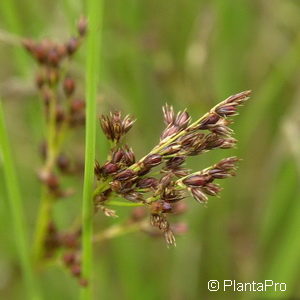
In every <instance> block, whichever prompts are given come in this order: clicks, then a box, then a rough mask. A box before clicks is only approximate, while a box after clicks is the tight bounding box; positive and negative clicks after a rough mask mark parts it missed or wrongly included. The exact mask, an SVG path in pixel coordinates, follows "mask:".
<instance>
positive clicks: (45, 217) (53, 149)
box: [34, 88, 58, 264]
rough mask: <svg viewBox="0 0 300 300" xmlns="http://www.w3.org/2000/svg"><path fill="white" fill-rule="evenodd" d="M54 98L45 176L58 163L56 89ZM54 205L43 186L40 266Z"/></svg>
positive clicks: (36, 245) (37, 254) (37, 255)
mask: <svg viewBox="0 0 300 300" xmlns="http://www.w3.org/2000/svg"><path fill="white" fill-rule="evenodd" d="M51 93H52V97H51V100H50V102H49V116H48V130H47V158H46V162H45V165H44V168H43V170H42V174H43V175H46V176H47V175H48V174H49V173H50V172H51V171H52V169H53V165H54V163H55V161H56V156H57V153H58V149H57V145H56V134H57V132H56V104H57V103H56V102H57V101H56V97H55V95H54V88H53V89H51ZM53 203H54V198H53V196H52V195H51V193H50V192H49V191H48V187H46V186H43V188H42V195H41V202H40V209H39V213H38V218H37V225H36V233H35V241H34V258H35V263H36V264H38V263H39V261H40V260H41V259H42V258H43V256H44V255H43V254H44V250H45V249H44V246H45V245H44V244H45V239H46V236H47V229H48V225H49V222H50V220H51V214H52V206H53Z"/></svg>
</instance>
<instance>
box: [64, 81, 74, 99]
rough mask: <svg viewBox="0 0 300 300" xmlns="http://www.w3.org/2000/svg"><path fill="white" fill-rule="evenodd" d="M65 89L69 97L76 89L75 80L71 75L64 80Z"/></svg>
mask: <svg viewBox="0 0 300 300" xmlns="http://www.w3.org/2000/svg"><path fill="white" fill-rule="evenodd" d="M63 89H64V92H65V94H66V96H67V97H69V96H71V95H72V94H73V93H74V90H75V81H74V80H73V79H72V78H70V77H66V78H65V80H64V82H63Z"/></svg>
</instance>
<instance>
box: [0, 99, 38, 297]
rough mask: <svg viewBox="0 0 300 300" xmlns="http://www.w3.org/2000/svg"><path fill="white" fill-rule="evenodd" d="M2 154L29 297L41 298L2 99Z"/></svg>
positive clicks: (0, 150)
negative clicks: (33, 266)
mask: <svg viewBox="0 0 300 300" xmlns="http://www.w3.org/2000/svg"><path fill="white" fill-rule="evenodd" d="M0 154H1V155H2V159H3V171H4V177H5V180H6V187H7V193H8V201H9V206H10V210H11V217H12V224H13V228H14V232H15V241H16V245H17V251H18V254H19V260H20V265H21V269H22V273H23V276H24V281H25V285H26V287H27V292H28V299H39V298H40V297H39V296H38V295H39V293H38V290H37V285H36V282H35V278H34V274H33V271H32V263H31V259H30V254H29V247H28V234H27V228H26V223H25V216H24V212H23V207H22V200H21V193H20V189H19V184H18V180H17V175H16V171H15V167H14V161H13V158H12V152H11V148H10V145H9V139H8V134H7V131H6V126H5V120H4V113H3V108H2V103H1V101H0Z"/></svg>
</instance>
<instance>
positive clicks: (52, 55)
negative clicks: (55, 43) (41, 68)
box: [47, 48, 61, 67]
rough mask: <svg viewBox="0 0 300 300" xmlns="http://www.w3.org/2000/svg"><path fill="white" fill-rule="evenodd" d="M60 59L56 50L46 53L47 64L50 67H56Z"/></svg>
mask: <svg viewBox="0 0 300 300" xmlns="http://www.w3.org/2000/svg"><path fill="white" fill-rule="evenodd" d="M60 60H61V57H60V55H59V53H58V51H57V49H56V48H52V49H50V51H49V52H48V53H47V63H48V64H49V65H50V66H53V67H57V66H58V64H59V63H60Z"/></svg>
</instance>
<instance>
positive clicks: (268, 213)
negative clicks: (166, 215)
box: [0, 0, 300, 299]
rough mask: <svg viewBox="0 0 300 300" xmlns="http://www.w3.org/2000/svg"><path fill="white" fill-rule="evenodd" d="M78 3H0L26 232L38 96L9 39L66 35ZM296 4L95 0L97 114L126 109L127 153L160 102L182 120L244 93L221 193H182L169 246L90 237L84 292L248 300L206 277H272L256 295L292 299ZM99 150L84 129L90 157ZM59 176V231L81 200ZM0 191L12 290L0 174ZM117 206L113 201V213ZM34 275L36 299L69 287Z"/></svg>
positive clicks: (18, 289) (0, 287)
mask: <svg viewBox="0 0 300 300" xmlns="http://www.w3.org/2000/svg"><path fill="white" fill-rule="evenodd" d="M83 11H84V10H83V4H82V3H81V2H80V1H75V0H64V1H60V2H58V1H52V2H49V1H44V0H42V1H37V0H33V1H30V5H29V4H28V3H26V2H21V1H17V0H11V1H1V2H0V16H1V18H0V29H1V30H0V41H1V47H0V62H1V69H0V94H1V98H2V99H3V100H4V101H3V102H4V103H3V105H4V112H5V115H6V120H7V128H8V132H9V138H10V141H11V143H12V145H11V146H12V151H13V156H14V159H15V162H16V170H17V175H18V179H19V182H20V184H21V195H22V199H23V204H24V206H25V215H26V220H27V224H28V227H29V230H30V232H29V234H30V237H32V236H33V233H34V223H35V219H36V215H37V205H38V201H39V196H40V183H39V181H38V179H37V176H36V170H37V169H36V168H35V166H37V164H39V165H40V166H42V160H40V161H39V149H38V147H37V145H39V143H40V141H41V140H42V136H43V135H42V130H41V128H42V127H43V119H42V117H41V116H42V106H41V101H40V100H39V98H38V97H37V95H36V92H35V86H34V84H33V83H32V82H33V78H34V74H35V72H36V70H37V67H36V65H35V64H34V62H33V60H32V59H31V58H30V57H29V56H28V55H27V54H26V52H25V51H24V50H23V49H22V48H21V47H19V46H17V45H16V44H17V43H16V41H17V40H16V38H15V37H14V35H15V36H22V37H32V38H34V39H42V38H45V37H55V39H56V38H57V40H58V41H60V40H63V39H64V38H66V37H69V33H70V32H71V33H72V32H73V33H74V34H75V30H76V29H75V28H76V26H75V24H76V20H77V19H78V17H79V16H80V15H82V12H83ZM299 13H300V3H299V1H296V0H294V1H293V0H288V1H280V0H273V1H263V0H248V1H223V0H212V1H209V2H208V1H203V0H201V1H200V0H199V1H193V0H174V1H169V0H167V1H163V2H162V1H137V0H130V1H121V0H116V1H114V2H113V4H112V3H108V2H107V3H106V5H105V15H104V33H103V41H104V43H103V54H102V56H103V59H102V62H103V65H102V72H101V78H102V79H101V86H100V87H99V91H100V94H99V95H98V112H99V113H106V112H108V111H110V110H114V109H118V110H122V111H123V112H124V113H131V114H133V115H134V116H135V117H136V118H137V119H138V122H137V123H136V126H135V128H134V129H133V130H132V131H131V132H130V134H129V136H128V140H129V141H128V142H129V143H130V145H132V146H133V148H134V150H135V153H136V154H137V156H138V157H140V156H142V155H143V154H144V153H145V152H147V150H150V149H151V148H152V146H153V145H154V144H155V143H156V142H157V134H158V132H161V130H162V128H163V122H162V121H161V122H159V121H157V120H162V115H161V106H162V105H163V104H164V103H165V102H168V103H169V104H172V105H173V106H174V107H175V109H176V110H179V109H181V110H182V109H184V108H187V109H188V111H189V112H191V113H192V117H194V118H196V117H198V116H200V115H201V114H202V113H205V112H206V111H207V110H208V109H210V108H211V107H212V106H213V105H215V104H216V103H217V102H218V101H220V100H222V99H224V98H226V97H227V96H229V95H231V94H234V93H237V92H239V91H242V90H247V89H252V90H253V95H252V100H251V101H249V103H248V104H247V106H246V107H245V108H243V111H242V114H241V115H240V116H239V117H237V118H236V119H235V124H234V125H233V127H234V129H235V132H236V137H237V138H238V140H239V144H238V149H236V150H230V151H227V152H226V156H231V155H237V156H239V157H241V158H243V161H242V162H241V163H240V167H239V170H238V176H237V177H236V178H235V179H233V180H231V179H230V180H226V181H225V182H222V186H223V187H224V191H223V192H222V193H221V199H213V198H212V199H210V201H209V204H208V208H205V207H201V206H200V207H199V205H197V203H194V202H195V201H189V205H190V207H189V211H188V213H187V214H185V215H184V216H183V217H182V218H181V220H182V221H185V222H187V224H188V226H189V231H188V233H186V234H185V235H184V236H182V237H178V239H177V247H176V248H171V249H167V248H166V247H165V245H164V241H163V240H162V239H155V238H153V237H149V236H146V235H144V234H142V233H132V234H130V235H124V236H121V237H118V238H116V239H111V240H109V241H107V240H105V241H102V243H99V245H98V246H97V247H96V248H95V251H94V258H95V266H94V270H95V280H96V285H95V286H96V290H95V294H96V299H100V298H101V297H102V298H104V299H115V298H119V297H122V298H124V299H141V298H142V299H154V298H155V299H170V298H172V299H199V298H203V299H210V298H211V299H224V298H226V297H228V298H230V299H240V298H242V297H243V298H247V297H248V298H249V299H251V298H254V297H258V296H255V295H254V296H253V294H243V295H241V294H231V293H228V294H226V295H224V293H211V292H209V291H208V290H207V282H208V280H210V279H219V280H222V279H236V280H237V281H243V282H247V281H250V282H252V281H253V280H256V281H259V280H264V279H272V280H274V281H278V282H285V283H287V286H288V289H287V292H285V293H284V294H271V293H270V294H269V296H272V297H273V298H274V297H276V296H277V297H279V298H281V299H291V298H292V297H294V298H297V297H300V290H299V285H298V284H297V283H298V282H299V276H300V274H299V269H300V268H299V267H300V235H299V228H300V202H299V196H300V188H299V184H298V181H299V176H300V172H299V170H300V160H299V159H300V152H299V151H300V144H299V138H300V137H299V127H300V119H299V111H300V101H299V97H300V90H299V88H298V76H299V70H300V69H299V66H300V36H299V30H298V29H299V26H300V18H299ZM85 53H86V52H85V47H84V45H83V48H82V49H81V51H80V52H79V53H78V54H77V55H76V57H75V62H74V64H73V67H72V74H75V75H74V76H75V77H76V74H78V76H79V77H80V74H81V70H82V66H83V62H84V59H85V57H84V55H85ZM80 89H83V85H82V86H77V90H78V91H79V92H80V91H82V90H80ZM73 138H74V139H76V140H77V143H76V145H81V146H77V148H75V149H73V151H74V152H75V153H79V154H81V153H83V147H84V138H83V132H81V133H80V132H79V133H77V134H76V136H74V137H73ZM107 148H108V147H107V144H106V141H105V138H104V135H103V134H102V133H101V130H100V127H98V128H97V148H96V156H97V160H99V161H100V162H101V163H103V162H104V160H105V153H106V150H107ZM222 157H223V153H222V152H221V153H220V151H219V152H217V151H216V152H211V153H207V154H204V155H202V157H196V158H195V159H193V160H192V161H191V162H190V165H192V166H193V169H202V168H203V167H205V166H208V165H210V164H212V163H214V162H217V161H218V160H220V159H221V158H222ZM0 164H1V165H2V162H1V161H0ZM1 169H2V168H1ZM0 176H1V177H2V176H3V174H2V172H1V173H0ZM66 180H67V182H66V184H68V180H73V181H72V185H75V186H78V190H77V191H76V192H77V193H76V195H77V196H74V197H70V198H68V199H63V200H61V201H59V202H58V203H57V205H56V206H55V209H54V215H55V219H56V221H57V224H58V226H59V227H61V228H64V227H66V226H68V225H70V224H71V222H72V221H73V218H74V216H76V215H78V213H79V212H80V210H81V197H79V196H78V195H81V194H82V192H81V186H82V178H81V179H75V178H73V179H66ZM76 180H78V181H76ZM0 195H1V201H0V205H1V207H0V241H1V247H0V270H1V271H0V297H1V299H2V298H3V299H22V297H23V294H24V290H23V285H22V283H21V278H20V270H19V262H18V256H17V251H16V248H15V242H14V239H15V236H14V235H13V234H12V233H13V232H12V230H11V220H10V214H9V213H8V201H7V200H6V199H7V198H6V190H5V186H4V180H3V179H2V178H1V179H0ZM129 209H130V208H129ZM129 209H128V210H127V209H126V208H122V210H119V211H118V214H119V216H120V220H121V221H122V220H123V219H124V220H125V219H126V217H127V216H128V213H129ZM95 222H96V223H97V226H100V227H101V226H103V227H104V226H105V227H106V226H108V225H109V224H112V222H114V221H113V220H110V219H107V218H104V217H102V215H98V216H97V218H96V220H95ZM39 279H40V281H41V285H42V290H43V291H44V294H45V295H46V299H54V298H55V297H56V298H58V299H61V298H69V299H76V298H77V294H78V290H79V287H78V284H77V282H76V281H75V280H74V279H73V278H71V277H70V276H69V274H68V272H64V271H63V268H57V267H55V266H53V267H52V266H50V267H49V269H48V270H47V271H46V272H43V273H41V274H40V276H39ZM259 296H262V297H263V296H264V295H263V294H262V295H259Z"/></svg>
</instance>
